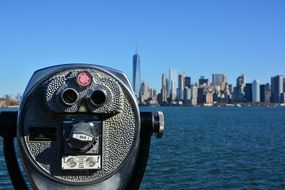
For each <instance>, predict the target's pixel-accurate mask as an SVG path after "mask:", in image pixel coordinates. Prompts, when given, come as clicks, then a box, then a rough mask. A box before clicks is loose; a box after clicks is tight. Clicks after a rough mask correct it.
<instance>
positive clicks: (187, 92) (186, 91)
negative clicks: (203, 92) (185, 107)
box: [183, 86, 191, 104]
mask: <svg viewBox="0 0 285 190" xmlns="http://www.w3.org/2000/svg"><path fill="white" fill-rule="evenodd" d="M183 98H184V103H185V104H190V103H191V89H190V88H188V86H186V87H185V88H184V97H183Z"/></svg>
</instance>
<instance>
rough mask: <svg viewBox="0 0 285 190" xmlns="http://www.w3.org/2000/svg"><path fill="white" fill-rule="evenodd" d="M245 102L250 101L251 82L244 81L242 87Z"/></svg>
mask: <svg viewBox="0 0 285 190" xmlns="http://www.w3.org/2000/svg"><path fill="white" fill-rule="evenodd" d="M244 99H245V102H252V84H251V83H246V84H245V87H244Z"/></svg>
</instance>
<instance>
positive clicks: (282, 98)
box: [280, 92, 285, 104]
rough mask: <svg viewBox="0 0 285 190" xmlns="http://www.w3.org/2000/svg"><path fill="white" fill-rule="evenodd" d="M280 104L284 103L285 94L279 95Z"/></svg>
mask: <svg viewBox="0 0 285 190" xmlns="http://www.w3.org/2000/svg"><path fill="white" fill-rule="evenodd" d="M280 103H282V104H283V103H285V92H282V93H281V95H280Z"/></svg>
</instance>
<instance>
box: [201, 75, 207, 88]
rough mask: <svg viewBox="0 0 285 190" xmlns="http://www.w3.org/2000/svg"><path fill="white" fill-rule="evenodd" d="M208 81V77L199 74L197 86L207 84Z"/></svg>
mask: <svg viewBox="0 0 285 190" xmlns="http://www.w3.org/2000/svg"><path fill="white" fill-rule="evenodd" d="M208 82H209V79H207V78H205V77H204V76H201V77H200V79H199V86H207V85H208Z"/></svg>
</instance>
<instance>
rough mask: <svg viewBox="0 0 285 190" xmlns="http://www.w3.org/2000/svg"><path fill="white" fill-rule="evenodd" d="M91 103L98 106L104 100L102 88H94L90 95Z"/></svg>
mask: <svg viewBox="0 0 285 190" xmlns="http://www.w3.org/2000/svg"><path fill="white" fill-rule="evenodd" d="M90 100H91V103H92V104H94V105H95V106H99V105H101V104H103V103H104V102H105V101H106V94H105V92H103V91H102V90H95V91H94V92H92V94H91V97H90Z"/></svg>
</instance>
